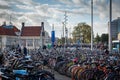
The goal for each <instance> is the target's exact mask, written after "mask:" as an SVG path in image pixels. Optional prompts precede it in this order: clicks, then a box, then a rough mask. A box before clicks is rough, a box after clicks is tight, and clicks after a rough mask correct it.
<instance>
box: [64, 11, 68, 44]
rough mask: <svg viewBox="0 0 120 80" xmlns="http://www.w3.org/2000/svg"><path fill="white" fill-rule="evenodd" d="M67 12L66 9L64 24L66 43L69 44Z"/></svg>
mask: <svg viewBox="0 0 120 80" xmlns="http://www.w3.org/2000/svg"><path fill="white" fill-rule="evenodd" d="M67 17H68V16H67V12H66V11H65V15H64V20H65V21H64V26H65V45H66V44H67V36H68V30H67V27H66V25H67Z"/></svg>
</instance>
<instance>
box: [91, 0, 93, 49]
mask: <svg viewBox="0 0 120 80" xmlns="http://www.w3.org/2000/svg"><path fill="white" fill-rule="evenodd" d="M91 50H93V0H91Z"/></svg>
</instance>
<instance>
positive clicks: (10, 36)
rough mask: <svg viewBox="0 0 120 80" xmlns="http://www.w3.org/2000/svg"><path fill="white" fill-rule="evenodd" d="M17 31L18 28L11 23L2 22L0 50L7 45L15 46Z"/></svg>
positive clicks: (16, 43) (0, 27)
mask: <svg viewBox="0 0 120 80" xmlns="http://www.w3.org/2000/svg"><path fill="white" fill-rule="evenodd" d="M19 32H20V30H19V29H17V28H16V26H14V25H12V24H9V25H6V24H3V25H2V26H0V50H3V49H5V48H7V47H11V48H14V47H16V46H17V45H18V44H19V42H18V36H17V34H16V33H19Z"/></svg>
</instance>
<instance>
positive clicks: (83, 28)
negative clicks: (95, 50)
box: [72, 23, 91, 43]
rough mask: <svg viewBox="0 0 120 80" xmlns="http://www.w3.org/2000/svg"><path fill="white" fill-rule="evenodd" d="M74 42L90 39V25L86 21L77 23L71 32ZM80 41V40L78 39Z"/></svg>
mask: <svg viewBox="0 0 120 80" xmlns="http://www.w3.org/2000/svg"><path fill="white" fill-rule="evenodd" d="M72 36H73V40H74V42H76V41H78V40H80V39H82V42H83V43H90V41H91V27H90V26H89V25H88V24H86V23H79V24H78V25H77V26H75V27H74V30H73V32H72ZM80 41H81V40H80Z"/></svg>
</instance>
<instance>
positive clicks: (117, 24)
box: [111, 17, 120, 40]
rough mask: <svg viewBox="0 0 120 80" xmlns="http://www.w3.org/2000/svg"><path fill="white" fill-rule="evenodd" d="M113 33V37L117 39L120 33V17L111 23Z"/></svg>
mask: <svg viewBox="0 0 120 80" xmlns="http://www.w3.org/2000/svg"><path fill="white" fill-rule="evenodd" d="M111 32H112V33H111V34H112V39H114V40H117V39H118V33H120V17H118V18H117V19H115V20H113V21H112V23H111Z"/></svg>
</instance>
